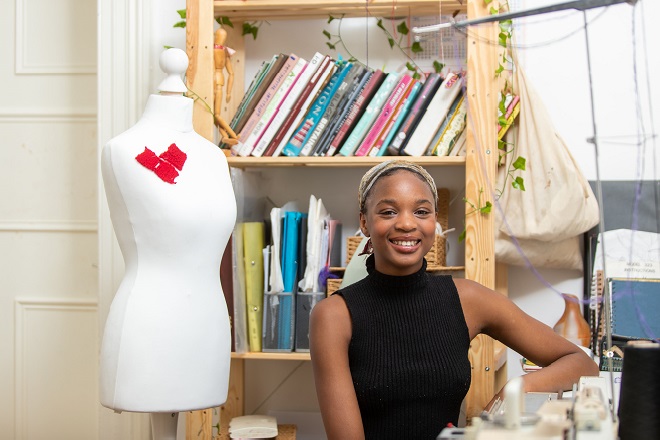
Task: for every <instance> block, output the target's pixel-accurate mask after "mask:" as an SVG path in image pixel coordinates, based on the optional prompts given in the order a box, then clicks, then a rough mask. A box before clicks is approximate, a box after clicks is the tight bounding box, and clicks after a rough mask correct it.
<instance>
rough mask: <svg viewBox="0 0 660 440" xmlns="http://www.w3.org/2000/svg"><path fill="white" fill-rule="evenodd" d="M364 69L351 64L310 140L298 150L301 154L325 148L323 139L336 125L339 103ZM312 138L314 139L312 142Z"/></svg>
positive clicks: (309, 153)
mask: <svg viewBox="0 0 660 440" xmlns="http://www.w3.org/2000/svg"><path fill="white" fill-rule="evenodd" d="M364 71H365V68H364V67H363V66H361V65H353V67H352V68H351V70H350V71H349V72H348V74H347V75H346V76H345V77H344V79H343V80H342V81H341V84H340V85H339V87H337V90H336V91H335V93H334V94H333V95H332V98H330V102H329V103H328V107H327V109H326V110H325V113H323V116H322V117H321V121H319V123H318V125H317V126H316V128H315V129H314V133H312V136H311V138H310V140H309V141H307V143H306V144H305V146H304V147H303V149H302V150H301V151H300V155H301V156H310V155H317V153H318V152H319V151H321V150H323V149H324V148H325V145H326V144H327V143H326V142H325V140H326V139H327V137H328V134H329V132H330V131H331V130H332V129H333V127H334V125H336V122H337V121H336V120H337V117H338V113H339V112H340V111H341V105H342V104H343V103H344V101H345V100H346V99H347V98H348V95H350V92H351V91H352V90H353V88H354V87H355V84H356V82H357V79H359V78H360V77H361V75H362V74H363V73H364ZM312 139H315V140H314V141H313V142H312Z"/></svg>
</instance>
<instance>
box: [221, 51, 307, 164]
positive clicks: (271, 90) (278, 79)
mask: <svg viewBox="0 0 660 440" xmlns="http://www.w3.org/2000/svg"><path fill="white" fill-rule="evenodd" d="M297 62H298V56H297V55H294V54H291V55H288V56H287V57H286V58H285V60H284V63H283V64H282V66H281V67H280V69H279V70H278V71H277V72H276V73H275V75H274V76H273V77H272V79H271V81H270V83H269V84H268V85H267V87H266V89H265V90H264V93H263V94H262V95H261V98H259V102H257V104H256V105H255V106H254V109H253V110H252V114H251V115H250V117H249V118H248V120H247V121H246V122H245V125H243V128H242V129H241V131H240V132H237V133H238V143H237V144H236V145H235V146H233V147H232V153H234V155H241V156H248V155H249V154H250V151H248V150H250V148H249V147H248V146H246V145H244V144H243V142H242V140H243V139H246V138H247V137H249V136H250V133H251V132H252V130H253V129H254V127H255V126H256V125H257V123H258V122H259V120H260V119H261V117H262V116H263V114H264V112H265V111H266V108H267V107H268V104H269V103H270V101H271V100H272V99H273V97H274V96H275V94H276V93H277V91H278V90H279V88H280V86H281V85H282V83H283V82H284V80H285V79H286V76H287V75H288V74H289V72H290V71H291V70H292V69H293V67H294V66H295V65H296V63H297Z"/></svg>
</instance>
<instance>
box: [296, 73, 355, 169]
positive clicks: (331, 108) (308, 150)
mask: <svg viewBox="0 0 660 440" xmlns="http://www.w3.org/2000/svg"><path fill="white" fill-rule="evenodd" d="M354 67H356V66H355V65H353V63H346V64H345V65H344V66H343V67H342V69H341V70H340V71H339V72H338V78H337V82H336V84H335V85H334V86H333V87H332V90H330V93H329V98H328V100H327V102H326V103H325V104H324V106H325V108H324V109H323V110H322V113H321V115H320V118H319V120H318V122H317V123H316V125H315V126H314V130H313V131H312V133H311V134H310V135H309V136H308V137H307V139H306V140H305V143H304V144H303V147H302V149H301V150H300V156H309V155H310V154H312V153H313V152H314V150H315V149H316V147H317V144H318V141H319V139H320V138H321V134H322V133H323V131H324V130H325V129H326V128H327V127H328V122H329V121H330V120H331V119H332V118H333V117H334V115H335V113H336V111H337V104H338V102H339V100H340V99H341V98H342V96H344V95H345V94H346V90H347V89H348V83H347V82H346V78H348V77H349V76H350V77H353V76H354V75H351V72H353V69H354ZM322 97H323V94H321V96H320V97H319V99H322Z"/></svg>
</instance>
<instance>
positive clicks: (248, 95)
mask: <svg viewBox="0 0 660 440" xmlns="http://www.w3.org/2000/svg"><path fill="white" fill-rule="evenodd" d="M274 61H275V57H273V59H271V60H270V61H267V62H266V61H264V62H262V63H261V66H260V67H259V70H258V71H257V73H256V74H255V75H254V77H253V78H252V81H251V82H250V85H249V86H248V88H247V91H246V92H245V95H243V99H242V100H241V102H240V104H239V105H238V108H237V109H236V113H235V114H234V117H233V118H232V119H231V122H230V123H229V126H230V127H231V128H232V130H234V131H240V130H241V128H243V123H244V122H245V121H242V122H241V119H242V118H243V115H244V114H245V109H246V108H247V107H248V105H249V103H250V101H251V100H252V98H253V97H254V94H255V93H256V90H257V88H258V87H259V84H261V81H262V80H263V78H264V76H265V75H266V74H267V73H268V69H270V67H271V66H272V64H273V62H274Z"/></svg>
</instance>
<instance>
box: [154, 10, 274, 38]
mask: <svg viewBox="0 0 660 440" xmlns="http://www.w3.org/2000/svg"><path fill="white" fill-rule="evenodd" d="M176 12H177V14H179V17H180V18H181V20H179V21H177V22H176V23H174V25H173V26H172V27H175V28H185V27H186V10H185V9H179V10H177V11H176ZM215 21H216V23H218V24H219V25H220V26H228V27H230V28H232V29H234V23H232V21H231V19H230V18H229V17H225V16H220V17H215ZM264 23H267V22H266V21H263V20H259V21H245V22H243V28H242V30H241V35H243V36H245V35H252V38H253V39H255V40H256V39H257V34H258V33H259V28H260V27H261V25H262V24H264ZM169 47H170V46H166V48H169Z"/></svg>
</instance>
